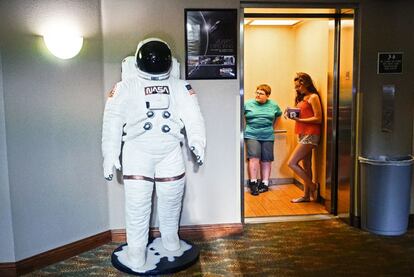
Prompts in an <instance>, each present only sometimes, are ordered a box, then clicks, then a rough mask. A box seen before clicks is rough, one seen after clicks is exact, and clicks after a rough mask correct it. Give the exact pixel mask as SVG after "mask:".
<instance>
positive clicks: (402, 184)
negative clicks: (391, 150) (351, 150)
mask: <svg viewBox="0 0 414 277" xmlns="http://www.w3.org/2000/svg"><path fill="white" fill-rule="evenodd" d="M413 161H414V159H413V157H412V156H403V157H387V156H379V157H377V158H364V157H359V162H360V164H361V200H362V201H361V202H362V203H361V227H362V229H365V230H367V231H369V232H372V233H375V234H379V235H386V236H398V235H402V234H404V233H405V232H406V231H407V227H408V218H409V214H410V198H411V178H412V165H413Z"/></svg>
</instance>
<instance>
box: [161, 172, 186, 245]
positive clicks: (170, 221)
mask: <svg viewBox="0 0 414 277" xmlns="http://www.w3.org/2000/svg"><path fill="white" fill-rule="evenodd" d="M184 183H185V178H184V177H182V178H181V179H179V180H175V181H170V182H157V183H156V189H157V197H158V213H159V220H160V232H161V240H162V245H163V246H164V248H165V249H167V250H169V251H176V250H178V249H180V238H179V237H178V224H179V221H180V213H181V204H182V203H181V201H182V196H183V193H184Z"/></svg>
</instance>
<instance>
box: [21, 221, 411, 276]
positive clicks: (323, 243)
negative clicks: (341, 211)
mask: <svg viewBox="0 0 414 277" xmlns="http://www.w3.org/2000/svg"><path fill="white" fill-rule="evenodd" d="M193 243H194V244H196V245H198V246H199V247H200V259H199V262H197V263H196V264H195V265H193V266H192V267H190V268H188V269H186V270H184V271H181V272H179V273H176V274H174V275H173V276H414V229H410V230H409V231H408V232H407V233H406V234H405V235H403V236H400V237H383V236H378V235H373V234H370V233H367V232H365V231H362V230H360V229H356V228H354V227H351V226H348V225H347V224H345V223H344V222H343V221H341V220H336V219H334V220H323V221H307V222H284V223H267V224H254V225H246V226H245V229H244V234H243V236H237V237H228V238H220V239H211V240H206V241H201V240H193ZM117 246H118V244H117V243H110V244H107V245H104V246H102V247H99V248H96V249H94V250H92V251H88V252H86V253H83V254H81V255H79V256H76V257H73V258H71V259H68V260H66V261H63V262H60V263H57V264H54V265H51V266H49V267H46V268H43V269H42V270H38V271H36V272H33V273H31V274H28V275H26V276H125V274H123V273H121V272H119V271H117V270H116V269H115V268H113V267H112V265H111V261H110V257H111V253H112V251H113V250H114V249H115V248H116V247H117Z"/></svg>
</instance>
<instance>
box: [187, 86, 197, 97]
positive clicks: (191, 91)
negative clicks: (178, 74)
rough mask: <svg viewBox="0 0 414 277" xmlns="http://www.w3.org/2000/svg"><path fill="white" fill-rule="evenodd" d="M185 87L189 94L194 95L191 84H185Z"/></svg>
mask: <svg viewBox="0 0 414 277" xmlns="http://www.w3.org/2000/svg"><path fill="white" fill-rule="evenodd" d="M185 87H186V88H187V90H188V93H189V94H190V95H194V94H196V93H195V91H194V90H193V88H192V87H191V85H185Z"/></svg>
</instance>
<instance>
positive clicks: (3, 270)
mask: <svg viewBox="0 0 414 277" xmlns="http://www.w3.org/2000/svg"><path fill="white" fill-rule="evenodd" d="M0 276H2V277H14V276H17V269H16V263H0Z"/></svg>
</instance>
